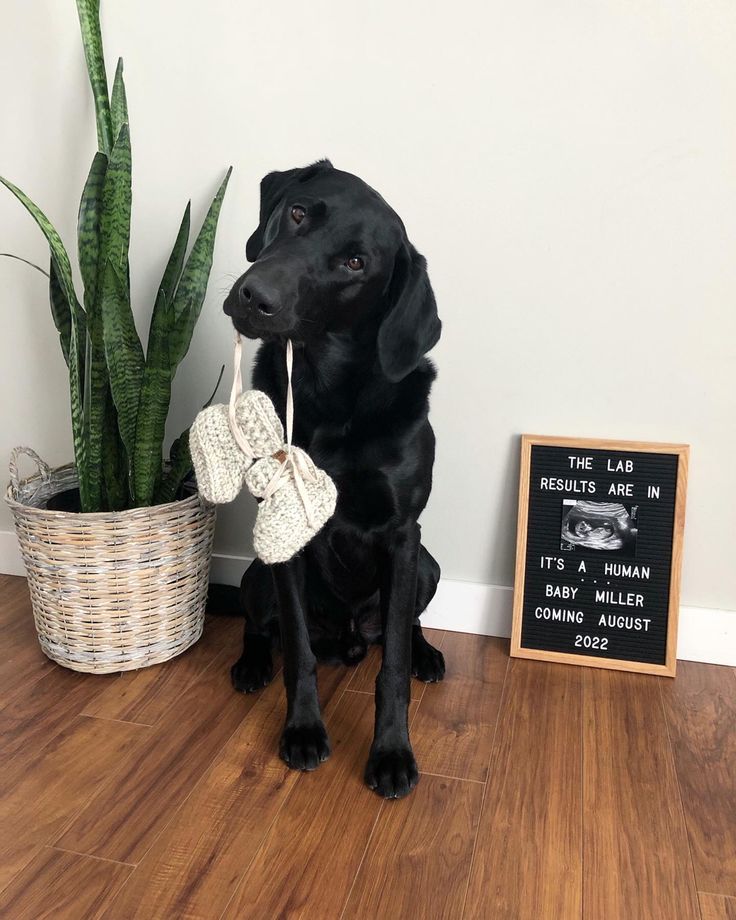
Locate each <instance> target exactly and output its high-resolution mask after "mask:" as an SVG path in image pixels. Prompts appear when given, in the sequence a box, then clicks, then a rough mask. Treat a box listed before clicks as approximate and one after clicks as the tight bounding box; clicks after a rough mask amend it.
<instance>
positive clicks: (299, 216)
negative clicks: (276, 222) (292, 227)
mask: <svg viewBox="0 0 736 920" xmlns="http://www.w3.org/2000/svg"><path fill="white" fill-rule="evenodd" d="M306 213H307V212H306V211H305V210H304V208H303V207H302V206H301V205H300V204H295V205H294V207H293V208H292V209H291V219H292V220H293V221H294V223H295V224H300V223H301V222H302V221H303V220H304V215H305V214H306Z"/></svg>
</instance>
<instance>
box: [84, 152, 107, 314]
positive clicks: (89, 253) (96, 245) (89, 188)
mask: <svg viewBox="0 0 736 920" xmlns="http://www.w3.org/2000/svg"><path fill="white" fill-rule="evenodd" d="M106 174H107V157H106V156H105V154H104V153H100V152H99V151H98V152H97V153H96V154H95V156H94V159H93V160H92V166H91V167H90V170H89V175H88V176H87V181H86V182H85V183H84V190H83V191H82V199H81V201H80V202H79V217H78V220H77V250H78V255H79V270H80V272H81V275H82V283H83V284H84V305H85V307H86V308H87V310H92V309H94V303H95V300H96V298H97V280H98V279H97V275H98V273H99V267H98V263H99V256H100V211H101V209H102V193H103V189H104V187H105V176H106Z"/></svg>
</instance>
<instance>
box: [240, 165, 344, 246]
mask: <svg viewBox="0 0 736 920" xmlns="http://www.w3.org/2000/svg"><path fill="white" fill-rule="evenodd" d="M326 169H333V166H332V163H330V161H329V160H318V161H317V162H316V163H312V165H311V166H303V167H298V168H297V169H287V170H284V172H278V171H276V172H270V173H269V174H268V175H267V176H264V177H263V179H261V210H260V214H259V218H258V227H257V228H256V229H255V231H254V232H253V234H252V235H251V237H250V239H249V240H248V242H247V243H246V244H245V257H246V259H247V260H248V261H249V262H255V260H256V259H257V258H258V256H259V255H260V253H261V250H262V249H263V239H264V236H265V234H266V225H267V224H268V220H269V218H270V217H271V214H272V213H273V209H274V208H275V207H276V205H277V204H278V203H279V201H281V199H282V198H283V195H284V192H285V191H286V189H287V188H288V187H289V185H290V184H291V183H292V182H306V181H307V179H311V178H312V176H314V175H316V174H317V173H318V172H321V171H322V170H326Z"/></svg>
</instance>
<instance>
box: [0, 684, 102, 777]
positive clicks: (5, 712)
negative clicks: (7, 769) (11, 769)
mask: <svg viewBox="0 0 736 920" xmlns="http://www.w3.org/2000/svg"><path fill="white" fill-rule="evenodd" d="M116 680H117V678H116V677H115V676H114V675H98V674H79V673H77V672H76V671H70V670H69V669H68V668H61V667H55V668H52V669H51V670H49V671H48V672H47V673H46V674H44V675H43V676H42V677H41V678H40V679H39V680H37V681H35V682H33V683H31V684H29V686H28V687H26V688H25V690H24V691H23V692H22V693H21V694H20V695H17V696H16V697H15V698H14V699H12V700H11V701H10V702H9V703H8V704H7V705H6V706H4V707H3V708H2V709H1V710H0V751H2V754H3V759H4V762H5V763H7V762H9V760H10V759H11V758H13V757H20V758H22V759H23V760H24V761H25V762H26V763H29V762H30V761H31V760H33V759H34V758H35V757H36V756H37V754H38V753H39V751H40V750H41V749H42V748H43V747H44V745H46V744H48V743H49V741H51V740H52V739H53V738H55V737H56V735H58V733H59V732H60V731H62V730H63V729H64V728H65V726H66V725H68V723H69V721H70V719H72V718H73V717H74V716H77V715H79V714H80V712H81V711H82V710H83V709H84V708H85V707H86V706H88V705H89V703H90V702H91V701H92V700H93V699H94V698H95V697H96V696H97V695H98V694H100V693H102V692H104V690H105V688H107V687H110V686H111V685H112V684H114V683H115V682H116Z"/></svg>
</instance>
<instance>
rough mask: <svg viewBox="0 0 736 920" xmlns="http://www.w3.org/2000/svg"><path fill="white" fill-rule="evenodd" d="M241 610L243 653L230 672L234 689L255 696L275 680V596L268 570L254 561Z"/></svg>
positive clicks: (246, 579) (243, 589)
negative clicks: (273, 639) (256, 692)
mask: <svg viewBox="0 0 736 920" xmlns="http://www.w3.org/2000/svg"><path fill="white" fill-rule="evenodd" d="M240 607H241V609H242V611H243V612H244V613H245V633H244V635H243V653H242V655H241V656H240V658H239V659H238V660H237V661H236V662H235V664H234V665H233V666H232V668H231V670H230V677H231V679H232V682H233V686H234V687H235V689H236V690H238V691H240V692H241V693H254V692H255V691H256V690H260V689H261V688H262V687H265V686H266V684H268V683H269V682H270V680H271V678H272V677H273V662H272V659H271V637H272V627H273V625H275V623H276V616H277V611H276V594H275V591H274V587H273V579H272V577H271V572H270V571H269V569H268V567H267V566H266V565H265V564H264V563H263V562H261V561H260V559H255V560H254V561H253V562H252V563H251V564H250V566H248V568H247V569H246V571H245V574H244V575H243V580H242V581H241V583H240Z"/></svg>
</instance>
